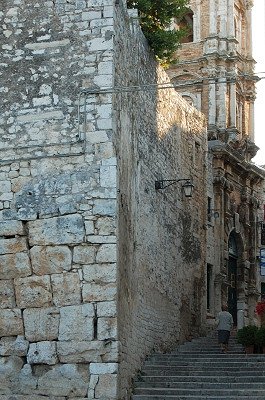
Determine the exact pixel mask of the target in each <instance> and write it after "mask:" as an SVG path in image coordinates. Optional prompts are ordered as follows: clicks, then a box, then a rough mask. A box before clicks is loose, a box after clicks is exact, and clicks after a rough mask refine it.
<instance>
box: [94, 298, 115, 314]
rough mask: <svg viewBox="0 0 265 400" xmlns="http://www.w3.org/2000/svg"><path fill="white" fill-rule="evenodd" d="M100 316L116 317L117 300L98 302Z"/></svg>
mask: <svg viewBox="0 0 265 400" xmlns="http://www.w3.org/2000/svg"><path fill="white" fill-rule="evenodd" d="M97 316H98V317H116V316H117V302H116V301H102V302H100V303H98V304H97Z"/></svg>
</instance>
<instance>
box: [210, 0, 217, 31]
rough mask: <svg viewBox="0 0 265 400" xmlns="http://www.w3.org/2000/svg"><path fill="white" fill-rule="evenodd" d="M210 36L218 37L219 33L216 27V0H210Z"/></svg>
mask: <svg viewBox="0 0 265 400" xmlns="http://www.w3.org/2000/svg"><path fill="white" fill-rule="evenodd" d="M209 20H210V23H209V34H210V35H213V36H214V35H216V33H217V29H216V28H217V27H216V2H215V0H210V6H209Z"/></svg>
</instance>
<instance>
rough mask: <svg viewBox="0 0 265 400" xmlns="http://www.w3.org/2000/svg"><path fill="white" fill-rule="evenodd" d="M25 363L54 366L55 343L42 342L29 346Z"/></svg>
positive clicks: (56, 360)
mask: <svg viewBox="0 0 265 400" xmlns="http://www.w3.org/2000/svg"><path fill="white" fill-rule="evenodd" d="M27 361H28V363H29V364H48V365H54V364H56V363H57V362H58V357H57V354H56V342H48V341H44V342H38V343H32V344H30V345H29V351H28V356H27Z"/></svg>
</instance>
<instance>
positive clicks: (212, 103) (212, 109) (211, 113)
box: [208, 79, 216, 125]
mask: <svg viewBox="0 0 265 400" xmlns="http://www.w3.org/2000/svg"><path fill="white" fill-rule="evenodd" d="M208 121H209V125H216V90H215V80H214V79H212V80H210V81H209V108H208Z"/></svg>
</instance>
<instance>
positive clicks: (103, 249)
mask: <svg viewBox="0 0 265 400" xmlns="http://www.w3.org/2000/svg"><path fill="white" fill-rule="evenodd" d="M116 259H117V246H116V244H102V245H101V246H100V247H99V250H98V252H97V256H96V262H98V263H115V262H116Z"/></svg>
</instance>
